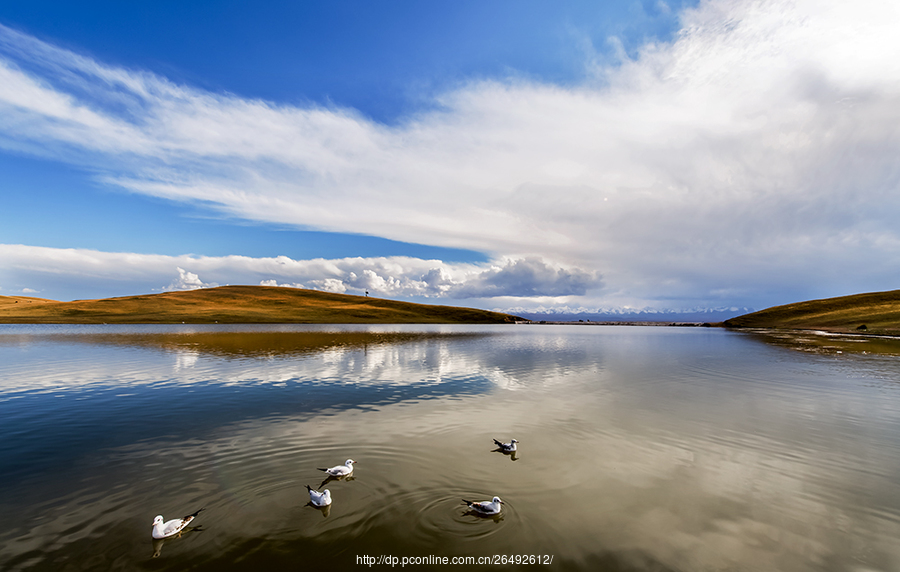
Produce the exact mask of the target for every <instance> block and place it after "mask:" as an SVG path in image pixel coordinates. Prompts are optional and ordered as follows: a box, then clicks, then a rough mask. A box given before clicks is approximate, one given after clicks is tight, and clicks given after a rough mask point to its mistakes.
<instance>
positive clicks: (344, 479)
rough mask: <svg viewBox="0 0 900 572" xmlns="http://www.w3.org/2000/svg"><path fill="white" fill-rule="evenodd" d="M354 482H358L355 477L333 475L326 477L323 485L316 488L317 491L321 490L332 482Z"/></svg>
mask: <svg viewBox="0 0 900 572" xmlns="http://www.w3.org/2000/svg"><path fill="white" fill-rule="evenodd" d="M353 480H356V477H354V476H352V475H351V476H349V477H332V476H331V475H328V476H327V477H325V480H324V481H322V484H320V485H319V486H318V487H316V488H317V489H321V488H322V487H324V486H325V485H327V484H328V483H330V482H332V481H347V482H350V481H353Z"/></svg>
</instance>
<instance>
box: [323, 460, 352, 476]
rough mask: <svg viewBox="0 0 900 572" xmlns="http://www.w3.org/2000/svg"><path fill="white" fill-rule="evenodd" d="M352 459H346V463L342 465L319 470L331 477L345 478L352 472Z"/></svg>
mask: <svg viewBox="0 0 900 572" xmlns="http://www.w3.org/2000/svg"><path fill="white" fill-rule="evenodd" d="M355 462H356V461H354V460H353V459H347V462H346V463H344V464H343V465H338V466H337V467H331V468H330V469H319V470H320V471H325V472H326V473H328V474H329V475H331V476H332V477H346V476H347V475H349V474H350V473H352V472H353V463H355Z"/></svg>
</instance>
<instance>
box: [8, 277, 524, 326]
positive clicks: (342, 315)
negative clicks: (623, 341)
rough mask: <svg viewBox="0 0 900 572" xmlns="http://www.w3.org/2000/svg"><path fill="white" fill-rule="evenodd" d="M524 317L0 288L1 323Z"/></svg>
mask: <svg viewBox="0 0 900 572" xmlns="http://www.w3.org/2000/svg"><path fill="white" fill-rule="evenodd" d="M522 320H523V319H522V318H518V317H516V316H511V315H508V314H501V313H498V312H489V311H487V310H477V309H473V308H457V307H453V306H432V305H427V304H413V303H410V302H397V301H394V300H385V299H381V298H370V297H368V296H351V295H348V294H332V293H329V292H319V291H317V290H302V289H298V288H279V287H273V286H220V287H218V288H204V289H199V290H189V291H180V292H164V293H161V294H148V295H143V296H125V297H121V298H106V299H100V300H75V301H72V302H58V301H55V300H46V299H42V298H29V297H24V296H0V323H5V324H24V323H28V324H101V323H108V324H166V323H169V324H171V323H181V322H185V323H193V324H209V323H215V322H218V323H222V324H224V323H232V324H234V323H263V324H272V323H300V324H304V323H305V324H327V323H331V324H344V323H346V324H352V323H360V324H361V323H370V324H371V323H385V324H388V323H389V324H402V323H434V324H438V323H440V324H463V323H464V324H499V323H512V322H516V321H522Z"/></svg>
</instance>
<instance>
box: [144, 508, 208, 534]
mask: <svg viewBox="0 0 900 572" xmlns="http://www.w3.org/2000/svg"><path fill="white" fill-rule="evenodd" d="M200 510H203V509H202V508H201V509H200ZM200 510H198V511H197V512H195V513H194V514H189V515H187V516H183V517H181V518H173V519H172V520H170V521H169V522H163V517H162V515H161V514H160V515H158V516H157V517H156V518H154V519H153V532H152V533H151V535H152V536H153V538H156V539H160V538H169V537H170V536H175V535H176V534H178V533H180V532H181V531H182V530H184V527H186V526H187V525H189V524H190V523H191V521H192V520H194V517H195V516H197V515H198V514H200Z"/></svg>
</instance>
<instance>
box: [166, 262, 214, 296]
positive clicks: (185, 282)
mask: <svg viewBox="0 0 900 572" xmlns="http://www.w3.org/2000/svg"><path fill="white" fill-rule="evenodd" d="M175 270H177V271H178V278H176V279H175V280H173V281H172V283H171V284H169V285H168V286H166V287H165V288H163V291H165V292H172V291H175V290H198V289H200V288H214V287H216V286H218V284H207V283H206V282H203V281H202V280H200V277H199V276H198V275H196V274H194V273H193V272H188V271H187V270H185V269H184V268H179V267H177V266H176V267H175Z"/></svg>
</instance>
